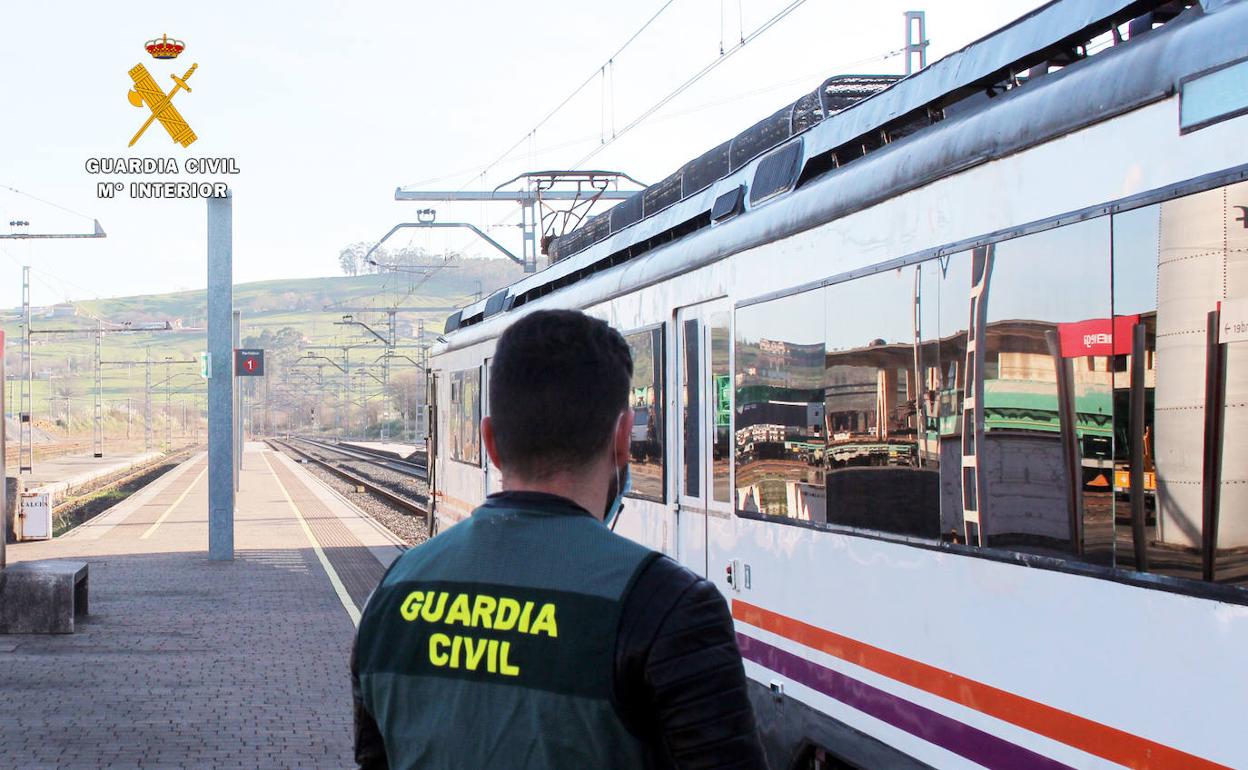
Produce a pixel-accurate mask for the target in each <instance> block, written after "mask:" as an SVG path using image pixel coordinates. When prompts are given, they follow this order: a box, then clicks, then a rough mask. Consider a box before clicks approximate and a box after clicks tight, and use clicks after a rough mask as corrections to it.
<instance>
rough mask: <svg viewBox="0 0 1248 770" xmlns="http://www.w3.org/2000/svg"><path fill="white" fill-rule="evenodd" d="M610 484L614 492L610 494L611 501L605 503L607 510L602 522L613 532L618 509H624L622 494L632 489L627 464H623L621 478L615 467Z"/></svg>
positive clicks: (631, 478)
mask: <svg viewBox="0 0 1248 770" xmlns="http://www.w3.org/2000/svg"><path fill="white" fill-rule="evenodd" d="M612 486H613V487H614V488H615V494H614V495H612V496H611V502H610V503H609V504H608V505H607V512H606V514H604V515H603V517H602V523H603V524H606V525H607V527H608V528H610V530H611V531H612V532H614V531H615V523H616V522H617V521H619V520H620V511H622V510H624V495H627V494H628V493H629V492H632V491H633V474H632V471H631V470H630V469H629V467H628V466H627V465H626V466H624V478H623V480H621V479H620V471H619V469H618V468H617V469H616V471H615V481H614V482H613V483H612Z"/></svg>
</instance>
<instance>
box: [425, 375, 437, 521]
mask: <svg viewBox="0 0 1248 770" xmlns="http://www.w3.org/2000/svg"><path fill="white" fill-rule="evenodd" d="M425 401H426V402H427V407H428V410H429V411H428V413H427V414H426V415H425V470H426V472H427V473H428V475H429V502H428V505H427V506H426V507H427V508H428V511H427V513H426V519H425V526H426V527H427V528H428V530H429V534H431V535H432V534H434V522H435V521H436V520H437V514H436V509H437V503H438V461H439V455H438V435H439V431H438V373H437V372H435V371H429V372H428V378H427V379H426V381H425Z"/></svg>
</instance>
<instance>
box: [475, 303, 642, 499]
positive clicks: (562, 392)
mask: <svg viewBox="0 0 1248 770" xmlns="http://www.w3.org/2000/svg"><path fill="white" fill-rule="evenodd" d="M632 377H633V356H632V353H631V352H629V349H628V343H626V342H625V341H624V338H623V337H622V336H620V333H619V332H617V331H616V330H615V329H612V328H611V327H610V326H609V325H608V324H607V323H606V322H604V321H600V320H598V319H597V318H591V317H590V316H587V315H585V314H584V313H581V312H578V311H575V310H539V311H536V312H534V313H530V314H529V315H527V316H525V317H524V318H521V319H520V320H519V321H517V322H516V323H514V324H512V325H511V326H510V327H509V328H508V329H507V330H506V331H505V332H503V335H502V337H500V338H499V340H498V346H497V348H496V349H495V351H494V359H493V360H492V361H491V362H490V421H491V423H492V424H493V428H494V444H495V451H496V452H497V454H498V457H497V460H498V464H499V466H501V467H502V468H503V470H504V471H508V470H511V471H514V472H515V473H517V474H518V475H520V476H522V477H524V478H529V479H541V478H546V477H549V476H550V475H552V474H554V473H559V472H562V471H568V470H575V469H577V468H580V467H583V466H584V465H585V464H586V463H587V462H589V461H590V460H591V459H592V458H593V457H594V456H595V455H597V454H598V453H599V452H600V451H602V450H603V448H605V447H606V446H607V444H608V442H609V441H610V440H611V436H612V434H613V433H614V431H615V425H616V420H618V419H619V416H620V412H622V411H624V410H625V409H626V408H628V389H629V387H630V384H631V382H632Z"/></svg>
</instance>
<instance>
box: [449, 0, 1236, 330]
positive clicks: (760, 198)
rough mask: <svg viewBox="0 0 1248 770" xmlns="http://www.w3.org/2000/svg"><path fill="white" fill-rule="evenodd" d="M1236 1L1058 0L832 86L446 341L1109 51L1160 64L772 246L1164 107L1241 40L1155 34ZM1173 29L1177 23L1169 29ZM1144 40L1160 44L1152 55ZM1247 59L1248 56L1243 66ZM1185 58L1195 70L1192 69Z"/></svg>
mask: <svg viewBox="0 0 1248 770" xmlns="http://www.w3.org/2000/svg"><path fill="white" fill-rule="evenodd" d="M1242 4H1243V0H1204V2H1203V3H1200V4H1196V3H1193V4H1192V5H1191V6H1190V7H1186V6H1187V5H1188V4H1187V3H1184V2H1175V1H1174V0H1168V1H1165V2H1162V1H1158V0H1152V1H1144V2H1141V1H1140V0H1135V1H1134V2H1133V1H1130V0H1054V2H1050V3H1048V4H1046V5H1044V6H1041V7H1040V8H1038V9H1036V10H1034V11H1032V12H1031V13H1029V14H1027V15H1026V16H1023V17H1022V18H1020V19H1017V20H1016V21H1014V22H1012V23H1011V24H1009V25H1007V26H1005V27H1003V28H1002V29H1000V30H998V31H996V32H994V33H992V34H989V35H987V36H986V37H984V38H981V39H980V40H977V41H975V42H974V43H971V44H970V45H968V46H966V47H965V48H963V49H961V50H959V51H957V52H955V53H952V54H950V55H948V56H946V57H944V58H943V59H941V60H940V61H938V62H935V63H934V64H932V65H931V66H929V67H927V68H925V69H923V70H920V71H919V72H917V73H915V74H913V75H910V76H908V77H905V78H900V79H898V78H896V76H880V75H866V76H863V75H858V76H839V77H833V78H830V79H828V80H826V81H824V83H823V84H821V85H820V87H819V88H818V89H816V90H815V91H814V92H812V93H810V94H806V95H804V96H803V97H802V98H800V99H798V100H796V101H794V102H793V103H791V104H789V105H787V106H786V107H784V108H783V109H781V110H779V111H778V112H776V113H775V114H773V115H771V116H769V117H768V118H766V119H764V120H763V121H760V122H759V123H757V124H755V125H754V126H752V127H751V128H749V129H747V130H746V131H744V132H742V133H741V134H739V135H737V136H736V137H734V138H733V139H731V140H729V141H728V142H724V143H723V144H721V145H719V146H718V147H716V148H715V149H713V150H711V151H710V152H708V153H704V154H703V155H702V156H700V157H699V158H697V159H695V160H693V161H691V162H690V163H687V164H685V165H684V166H682V167H681V169H680V170H678V171H677V172H676V173H675V174H673V175H671V176H669V177H668V178H666V179H664V180H663V181H661V182H658V183H656V184H654V185H651V186H650V187H648V188H646V189H644V190H641V191H639V192H638V193H637V194H635V195H634V196H632V197H631V198H629V199H627V200H625V201H623V202H621V203H620V204H618V205H617V206H615V207H614V208H612V209H610V210H608V211H606V212H604V213H602V214H599V215H597V216H595V217H591V218H589V219H588V220H587V221H586V222H585V223H584V225H582V226H581V227H580V228H578V229H577V230H575V231H573V232H572V233H569V234H566V235H564V236H562V237H560V238H557V239H555V240H554V241H553V243H552V245H551V248H550V251H551V256H552V263H551V265H550V266H549V267H547V268H545V269H544V270H542V271H540V272H538V273H535V274H533V275H531V276H526V277H525V278H523V279H521V280H519V281H517V282H516V283H514V284H512V285H510V286H508V287H505V288H503V289H500V290H498V291H497V292H495V293H494V294H492V295H491V296H489V297H487V298H485V299H483V300H481V301H479V302H476V303H474V304H471V305H468V306H466V307H464V308H462V309H461V310H459V311H456V312H455V313H453V314H452V315H451V316H449V317H448V318H447V323H446V329H445V333H447V334H450V333H452V332H455V331H457V330H459V329H462V328H464V327H468V326H472V325H475V324H478V323H481V322H482V321H484V320H485V319H487V318H489V317H491V316H494V315H496V314H498V313H501V312H505V311H508V310H511V309H513V308H516V307H520V306H522V305H524V304H526V303H528V302H531V301H533V300H535V299H537V298H539V297H542V296H545V295H547V294H550V293H552V292H554V291H557V290H559V289H562V288H564V287H567V286H569V285H571V284H573V283H576V282H578V281H581V280H584V279H585V278H588V277H589V276H591V275H593V274H595V273H598V272H600V271H602V270H605V269H608V268H610V267H614V266H615V265H618V264H621V263H623V262H626V261H628V260H631V259H634V258H636V257H639V256H641V255H642V254H645V253H648V252H650V251H653V250H655V249H658V248H661V247H663V246H666V245H668V244H670V243H672V242H674V241H677V240H680V239H683V238H685V237H686V236H689V235H691V234H693V233H695V232H698V231H701V230H704V229H708V228H712V227H716V226H718V225H721V224H727V223H728V222H730V221H734V220H748V219H750V216H749V215H750V213H751V212H752V211H753V210H754V209H755V208H758V207H761V206H762V205H763V204H764V203H766V202H768V201H770V200H771V199H773V198H776V197H779V196H782V195H783V194H784V193H787V192H789V191H791V190H793V189H795V188H800V187H803V186H805V185H807V184H808V183H810V182H813V181H815V180H816V179H818V180H820V181H822V180H823V178H824V177H827V176H841V175H842V174H844V172H845V171H847V170H848V168H852V167H853V166H854V163H855V161H858V160H860V159H862V158H865V157H868V156H871V157H873V158H879V159H881V160H882V159H883V156H885V155H894V154H895V152H896V151H897V150H898V149H900V146H902V145H911V144H912V142H911V141H910V140H912V139H917V138H918V137H920V136H929V135H931V134H936V133H939V134H946V133H947V132H946V131H943V130H941V129H947V128H952V125H951V124H953V123H960V122H964V121H966V120H967V119H968V118H970V117H971V116H973V115H977V114H979V113H982V112H985V111H986V108H988V107H989V106H991V105H1002V106H1003V105H1004V104H1005V103H1006V102H1009V101H1013V99H1012V98H1011V97H1013V96H1014V95H1015V92H1023V91H1035V90H1037V89H1035V88H1034V87H1033V88H1031V89H1028V88H1019V86H1022V85H1027V84H1030V83H1036V82H1039V83H1042V84H1043V83H1054V84H1056V81H1058V80H1061V79H1064V78H1065V76H1066V75H1070V74H1074V72H1075V71H1077V70H1080V69H1083V68H1082V67H1080V66H1078V65H1080V64H1083V63H1084V61H1085V59H1086V60H1087V61H1088V62H1092V61H1100V60H1102V59H1106V60H1108V59H1109V58H1113V57H1108V56H1107V54H1113V53H1124V52H1126V51H1127V50H1128V49H1134V50H1139V49H1140V48H1142V47H1144V46H1149V47H1150V48H1151V47H1154V46H1155V47H1156V48H1155V51H1154V52H1153V55H1155V56H1157V57H1159V58H1156V59H1151V61H1150V65H1149V66H1142V62H1143V61H1146V60H1150V56H1149V55H1148V54H1145V55H1142V56H1133V57H1130V61H1127V60H1124V59H1123V57H1121V56H1118V57H1116V58H1117V59H1119V60H1120V61H1119V68H1121V69H1122V70H1123V72H1121V73H1118V74H1116V75H1113V76H1110V75H1105V76H1102V78H1101V82H1100V83H1098V85H1099V86H1100V87H1099V88H1098V89H1094V92H1095V94H1096V98H1095V99H1094V100H1093V101H1092V102H1091V104H1089V103H1088V98H1087V94H1088V93H1089V92H1088V90H1087V84H1086V83H1085V84H1083V88H1082V94H1083V95H1084V98H1083V99H1073V100H1072V99H1071V98H1070V95H1073V94H1076V93H1081V92H1078V91H1074V90H1071V89H1062V90H1064V91H1067V92H1068V93H1067V94H1066V95H1064V96H1063V97H1062V99H1050V100H1046V101H1045V102H1044V105H1045V108H1046V109H1044V110H1043V111H1040V112H1037V111H1036V110H1035V109H1034V106H1033V108H1032V109H1031V110H1027V111H1019V110H1013V111H1010V112H1012V113H1013V114H1012V115H1010V116H1009V117H1008V118H1006V119H1007V120H1011V121H1013V124H1014V125H1013V127H1012V128H1006V129H1004V130H1002V129H1001V127H996V128H997V129H998V130H996V131H991V132H983V131H981V132H980V141H979V142H978V143H977V142H971V141H966V140H965V139H962V140H960V141H957V142H955V143H956V144H957V145H958V146H957V147H954V148H950V147H942V148H940V151H939V152H934V153H929V160H928V163H927V165H928V167H929V168H927V169H924V170H925V171H926V172H927V173H919V171H920V170H919V169H916V168H914V167H913V164H911V167H910V168H908V169H907V170H906V172H905V173H906V176H905V178H904V179H898V178H896V176H895V175H894V176H893V177H889V176H887V175H886V173H885V172H884V171H883V170H882V171H881V172H880V173H881V174H885V176H884V177H882V178H881V179H879V180H875V181H874V182H873V183H872V184H868V185H867V186H866V188H865V189H864V186H863V185H861V184H860V185H857V187H858V190H852V189H846V190H844V191H840V190H838V195H837V200H836V201H835V203H832V204H830V205H829V206H828V207H827V208H828V210H827V211H822V209H821V212H822V213H821V214H820V215H819V216H822V217H823V218H822V219H819V217H818V216H815V215H814V214H813V212H806V213H805V215H804V216H798V217H796V218H795V220H794V221H793V222H792V223H791V224H790V226H788V227H786V228H784V229H785V230H786V232H784V233H779V235H788V234H792V233H793V232H799V231H800V230H802V229H806V228H808V227H813V226H815V225H817V224H819V223H821V222H826V221H830V220H831V219H832V218H835V216H833V214H835V215H836V216H844V215H845V214H848V213H851V212H852V211H854V210H857V209H860V208H864V207H865V206H867V205H873V204H874V203H875V202H878V201H879V200H881V199H883V198H882V197H881V196H884V197H889V196H892V195H897V194H900V192H904V190H905V189H913V188H914V187H918V186H920V185H922V184H927V183H930V182H931V181H933V180H934V179H936V178H939V177H940V176H942V175H947V174H950V173H955V172H957V171H959V170H963V169H965V168H967V167H968V166H970V165H973V164H974V163H979V162H986V161H987V160H991V159H993V158H994V157H1001V156H1003V155H1005V154H1008V153H1009V152H1016V151H1018V150H1020V149H1023V148H1024V147H1026V146H1028V144H1034V143H1036V142H1038V141H1043V140H1045V139H1047V138H1051V137H1052V136H1055V135H1060V133H1062V132H1066V131H1070V130H1074V128H1077V127H1080V126H1082V125H1087V124H1090V123H1092V122H1096V121H1097V120H1103V119H1107V118H1109V117H1112V116H1113V115H1115V114H1118V113H1120V112H1122V111H1125V110H1127V109H1132V108H1134V107H1136V106H1140V105H1141V104H1144V103H1146V102H1147V101H1149V100H1152V99H1156V98H1160V97H1162V96H1165V95H1166V93H1168V92H1172V89H1173V88H1174V86H1175V84H1176V82H1177V77H1178V76H1180V75H1181V74H1186V73H1190V72H1194V71H1199V70H1200V69H1203V68H1207V67H1208V66H1211V64H1210V63H1208V62H1211V61H1212V60H1215V59H1216V60H1218V61H1221V60H1224V59H1227V58H1228V57H1231V58H1233V56H1232V54H1234V53H1235V51H1236V50H1237V49H1239V48H1244V47H1245V43H1244V39H1243V38H1244V36H1242V35H1239V36H1238V37H1237V36H1236V35H1235V34H1234V30H1227V31H1226V33H1225V34H1223V35H1222V37H1223V38H1225V41H1226V42H1225V44H1222V45H1220V46H1214V47H1212V48H1210V47H1209V46H1203V47H1200V48H1203V49H1204V50H1197V51H1196V52H1195V53H1193V54H1191V55H1188V56H1186V57H1176V56H1174V55H1173V52H1167V53H1168V55H1167V56H1166V57H1160V51H1161V50H1162V48H1163V41H1161V38H1162V37H1163V35H1161V34H1160V33H1161V32H1163V31H1165V29H1166V28H1174V27H1179V26H1183V24H1182V22H1184V21H1185V20H1191V19H1195V18H1199V17H1200V16H1203V15H1204V14H1208V13H1214V12H1217V11H1219V10H1221V9H1222V8H1224V7H1228V6H1234V5H1242ZM1171 20H1175V21H1177V22H1179V23H1178V24H1175V23H1167V22H1171ZM1154 22H1161V23H1166V27H1163V28H1162V29H1161V30H1157V31H1155V32H1149V30H1151V28H1152V25H1153V23H1154ZM1127 23H1130V31H1131V34H1130V39H1129V40H1128V41H1126V43H1125V44H1123V45H1114V46H1113V47H1112V48H1110V49H1108V50H1107V51H1105V52H1104V53H1103V54H1101V55H1098V56H1095V57H1088V56H1087V53H1086V49H1085V48H1084V46H1085V45H1086V44H1087V43H1088V42H1089V41H1091V40H1092V39H1093V38H1096V37H1098V36H1100V35H1102V34H1105V33H1107V32H1110V31H1114V32H1115V34H1117V33H1116V30H1117V28H1118V27H1120V26H1121V25H1123V24H1127ZM1144 32H1149V34H1147V35H1144V34H1143V33H1144ZM1211 34H1212V33H1211ZM1137 38H1138V40H1137ZM1150 38H1151V39H1153V40H1154V41H1156V42H1155V43H1153V44H1152V45H1150V44H1149V43H1148V40H1149V39H1150ZM1220 42H1221V41H1220ZM1133 43H1134V45H1133ZM1244 54H1248V51H1245V52H1241V54H1240V55H1244ZM1193 58H1196V59H1200V61H1188V59H1193ZM1158 62H1160V63H1158ZM1202 64H1203V66H1202ZM1072 65H1073V66H1072ZM1123 73H1126V74H1123ZM1063 99H1064V101H1063ZM1002 112H1005V111H1002ZM942 124H944V125H942ZM901 140H907V141H905V142H902V141H901ZM925 144H927V142H925ZM864 165H865V164H864ZM859 168H860V167H859ZM720 172H722V173H720ZM855 176H860V175H855ZM842 193H844V194H842ZM763 229H764V230H766V237H769V238H771V239H774V238H775V237H777V235H778V233H777V232H776V228H775V227H770V228H763ZM750 240H751V239H749V238H745V239H741V240H740V241H739V243H738V245H737V247H735V248H731V249H728V250H725V249H723V248H720V249H719V250H718V252H717V253H716V255H715V258H719V257H722V256H726V255H727V253H731V252H732V251H736V250H740V249H741V248H746V247H749V246H751V245H754V244H752V243H751V242H750ZM754 240H757V239H754ZM692 267H694V265H688V266H687V267H686V269H690V268H692Z"/></svg>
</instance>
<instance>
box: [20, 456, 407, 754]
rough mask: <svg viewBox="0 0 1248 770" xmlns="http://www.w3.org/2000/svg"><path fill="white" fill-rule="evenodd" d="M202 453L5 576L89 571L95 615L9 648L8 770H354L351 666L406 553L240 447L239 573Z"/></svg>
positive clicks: (332, 498) (369, 523)
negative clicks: (355, 643)
mask: <svg viewBox="0 0 1248 770" xmlns="http://www.w3.org/2000/svg"><path fill="white" fill-rule="evenodd" d="M206 469H207V460H206V457H205V455H203V454H196V455H194V456H192V457H191V458H190V459H188V460H187V461H186V462H184V463H182V464H180V465H179V466H177V467H176V468H174V469H173V470H171V471H169V472H168V473H166V474H164V475H163V476H161V477H160V478H159V479H157V480H156V481H155V482H153V483H152V484H150V485H149V486H147V487H145V488H144V489H143V490H141V491H140V492H138V493H137V494H135V495H134V496H132V497H130V498H128V499H127V500H125V501H124V502H122V503H120V504H119V505H117V506H115V507H114V508H112V509H110V510H109V511H107V512H105V513H104V514H102V515H100V516H98V517H96V518H95V519H93V520H91V521H90V522H88V523H86V524H84V525H82V526H80V527H78V528H77V529H75V530H73V531H72V532H70V533H67V534H66V535H64V536H62V537H59V538H56V539H55V540H51V541H45V542H34V543H21V544H17V545H14V546H10V548H9V560H10V563H17V562H22V561H28V560H36V559H57V558H63V559H75V560H80V561H86V562H87V563H88V565H89V567H90V572H91V577H90V583H91V594H92V595H91V599H90V604H91V614H90V616H89V617H88V618H86V619H85V620H84V621H83V622H81V623H80V624H79V626H78V629H77V631H76V633H74V634H72V635H65V636H17V635H13V636H0V767H22V768H44V767H47V768H51V767H73V768H108V767H128V768H130V767H138V766H142V767H171V768H172V767H208V766H211V767H220V768H256V767H301V768H308V767H344V766H347V765H349V764H350V763H351V744H352V733H351V695H350V680H349V674H348V654H349V650H350V645H351V640H352V636H353V632H354V623H355V622H357V621H358V617H359V610H360V608H361V607H362V605H363V603H364V601H365V600H366V599H367V596H368V594H369V592H370V591H371V590H372V588H373V587H374V586H375V585H376V583H377V581H378V580H379V579H380V578H381V575H382V573H383V571H384V569H385V567H386V566H387V565H388V564H389V562H390V561H391V560H393V559H394V558H395V557H396V556H397V555H398V554H399V553H400V552H401V547H400V544H399V541H398V539H397V538H395V537H394V536H393V535H392V534H390V533H389V532H388V531H386V530H384V529H383V528H382V527H380V525H378V524H376V523H375V522H374V521H373V520H371V519H369V518H367V517H366V516H365V515H364V514H363V513H361V512H360V511H359V510H358V509H357V508H355V507H354V506H353V505H352V504H350V503H349V502H347V501H346V500H345V499H343V498H342V497H340V496H339V495H337V493H335V492H334V491H332V490H331V489H329V488H328V487H327V486H325V485H324V484H323V483H322V482H320V481H319V480H318V479H316V478H315V477H314V476H312V474H310V473H309V472H308V471H307V470H306V469H304V468H302V467H300V465H299V464H298V463H296V462H293V461H291V460H290V459H289V458H287V457H285V456H284V455H281V454H279V453H276V452H273V451H270V450H269V448H268V447H267V446H265V445H263V444H248V445H247V447H246V450H245V452H244V459H243V470H242V472H241V474H240V478H239V481H240V491H239V493H238V497H237V504H236V513H235V559H234V561H232V562H214V561H209V560H208V554H207V544H208V515H207V487H208V483H207V473H206Z"/></svg>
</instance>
